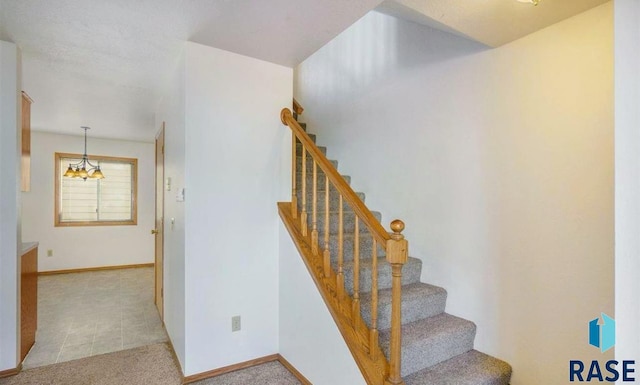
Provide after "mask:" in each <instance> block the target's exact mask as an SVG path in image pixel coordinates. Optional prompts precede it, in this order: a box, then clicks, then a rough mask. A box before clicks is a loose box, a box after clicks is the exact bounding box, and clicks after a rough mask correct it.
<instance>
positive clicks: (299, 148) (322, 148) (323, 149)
mask: <svg viewBox="0 0 640 385" xmlns="http://www.w3.org/2000/svg"><path fill="white" fill-rule="evenodd" d="M314 138H315V136H314V137H313V138H311V139H314ZM313 142H314V143H315V140H314V141H313ZM316 147H318V149H319V150H320V152H321V153H323V154H324V155H325V156H326V155H327V148H326V147H325V146H316ZM296 155H297V156H299V157H300V156H302V144H301V143H300V142H298V143H296ZM307 156H310V155H309V153H308V150H307Z"/></svg>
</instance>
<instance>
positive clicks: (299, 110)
mask: <svg viewBox="0 0 640 385" xmlns="http://www.w3.org/2000/svg"><path fill="white" fill-rule="evenodd" d="M293 112H295V113H296V114H297V115H302V113H303V112H304V108H302V106H301V105H300V103H298V101H297V100H296V98H293Z"/></svg>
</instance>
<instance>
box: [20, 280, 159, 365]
mask: <svg viewBox="0 0 640 385" xmlns="http://www.w3.org/2000/svg"><path fill="white" fill-rule="evenodd" d="M153 290H154V278H153V268H150V267H148V268H136V269H123V270H108V271H97V272H86V273H72V274H59V275H50V276H41V277H39V278H38V331H37V334H36V343H35V345H34V346H33V348H32V349H31V351H30V352H29V355H27V357H26V358H25V361H24V362H23V368H25V369H29V368H34V367H38V366H44V365H49V364H54V363H56V362H63V361H70V360H75V359H78V358H83V357H89V356H94V355H97V354H103V353H110V352H115V351H118V350H124V349H130V348H134V347H137V346H143V345H148V344H152V343H157V342H163V341H167V340H168V338H167V335H166V333H165V330H164V328H163V326H162V321H161V320H160V317H159V316H158V311H157V310H156V307H155V305H154V303H153Z"/></svg>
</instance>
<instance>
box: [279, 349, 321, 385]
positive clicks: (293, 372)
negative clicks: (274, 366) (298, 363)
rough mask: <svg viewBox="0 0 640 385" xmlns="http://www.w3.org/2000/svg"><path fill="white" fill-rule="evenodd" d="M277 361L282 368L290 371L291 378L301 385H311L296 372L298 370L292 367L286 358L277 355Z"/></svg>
mask: <svg viewBox="0 0 640 385" xmlns="http://www.w3.org/2000/svg"><path fill="white" fill-rule="evenodd" d="M278 361H279V362H280V363H281V364H282V366H284V367H285V368H287V370H288V371H290V372H291V374H293V376H294V377H295V378H297V379H298V381H300V382H301V383H302V385H313V384H312V383H311V381H309V380H307V378H306V377H305V376H303V375H302V373H300V372H299V371H298V369H296V368H295V367H294V366H293V365H291V363H290V362H289V361H287V359H286V358H284V357H282V356H281V355H280V354H278Z"/></svg>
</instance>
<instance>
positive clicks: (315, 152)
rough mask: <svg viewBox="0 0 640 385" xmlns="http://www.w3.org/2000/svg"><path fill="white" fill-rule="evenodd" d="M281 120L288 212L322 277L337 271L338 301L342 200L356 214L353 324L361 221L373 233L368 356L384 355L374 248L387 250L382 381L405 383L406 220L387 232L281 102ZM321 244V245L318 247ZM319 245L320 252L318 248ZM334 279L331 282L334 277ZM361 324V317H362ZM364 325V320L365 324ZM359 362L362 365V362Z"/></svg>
mask: <svg viewBox="0 0 640 385" xmlns="http://www.w3.org/2000/svg"><path fill="white" fill-rule="evenodd" d="M294 112H295V114H296V117H297V115H298V114H300V113H302V107H301V106H300V104H298V103H297V102H296V101H295V100H294ZM280 118H281V120H282V123H283V124H284V125H286V126H288V127H289V128H290V129H291V131H292V134H293V135H292V157H293V158H292V178H291V180H292V189H291V202H292V203H291V217H292V218H294V219H297V220H299V221H300V222H299V224H300V230H301V233H302V235H303V236H304V237H308V238H309V241H310V243H311V250H312V252H313V255H314V256H318V257H319V258H322V269H323V274H324V277H325V278H330V277H335V283H334V284H335V287H336V289H337V290H336V293H335V296H336V297H337V300H338V301H341V300H343V299H344V298H345V295H346V293H345V275H344V269H343V267H344V206H345V205H348V206H349V207H350V208H351V210H352V211H353V213H354V214H355V218H354V222H355V224H354V225H355V229H354V256H353V258H354V261H353V265H354V266H353V295H352V297H351V301H350V303H351V309H350V311H348V313H350V317H351V320H352V325H354V328H355V325H356V324H357V322H356V321H357V320H361V315H360V239H359V238H360V222H362V224H363V225H364V226H365V227H366V228H367V229H368V231H369V232H370V234H371V235H372V239H373V240H372V243H373V247H372V255H371V257H372V268H371V274H372V277H371V282H372V288H371V327H370V328H369V330H368V341H367V342H366V343H365V346H363V348H364V349H366V350H367V351H368V354H369V356H370V358H371V359H372V360H378V359H382V360H384V359H385V358H384V356H383V357H377V353H376V352H379V351H380V348H379V341H378V326H377V324H378V266H377V257H378V255H377V250H378V245H380V246H381V247H382V248H383V249H385V251H386V260H387V261H388V262H389V264H390V265H391V269H392V288H391V292H392V297H391V333H390V352H389V363H388V371H387V373H385V377H384V383H385V384H393V385H400V384H404V381H403V380H402V377H401V376H400V373H401V364H400V362H401V342H402V336H401V324H402V322H401V297H402V266H403V265H404V264H405V263H406V262H407V258H408V242H407V240H406V239H404V236H403V235H402V231H403V230H404V223H403V222H402V221H401V220H399V219H396V220H394V221H393V222H391V226H390V227H391V230H392V231H393V233H392V234H389V233H388V232H387V231H386V230H385V229H384V227H383V226H382V225H381V224H380V222H379V221H378V220H377V219H376V218H375V216H374V215H373V214H372V213H371V211H370V210H369V209H368V208H367V206H365V204H364V202H362V200H361V199H360V198H359V197H358V196H357V195H356V193H355V192H354V191H353V189H352V188H351V186H349V184H348V183H347V182H346V181H345V180H344V178H343V177H342V176H341V175H340V174H339V173H338V171H337V170H336V168H335V167H334V166H333V165H332V164H331V162H330V161H329V160H328V159H327V157H326V156H325V155H324V154H323V153H322V152H321V151H320V149H319V148H318V147H317V146H316V144H315V143H314V142H313V141H312V140H311V138H310V137H309V135H308V134H307V133H306V132H305V131H304V130H303V129H302V127H301V126H300V124H299V123H298V122H297V121H296V119H295V118H294V116H293V114H292V113H291V111H290V110H289V109H288V108H284V109H283V110H282V112H281V113H280ZM297 143H300V144H301V147H302V154H301V155H302V163H301V168H302V170H301V174H302V178H301V180H300V181H301V186H298V185H297V181H296V179H297V178H296V175H297V170H296V163H297ZM307 156H310V157H311V159H312V161H313V163H312V183H311V189H312V194H311V199H312V202H311V232H310V234H309V229H308V223H307V221H308V216H309V213H308V212H307ZM318 168H319V169H320V170H321V171H322V172H324V175H325V176H324V186H325V199H324V202H323V204H324V215H325V218H324V220H325V226H324V234H323V239H322V244H320V239H319V236H320V234H319V232H318V226H317V216H318V211H319V210H318V203H319V202H318ZM330 187H333V188H334V189H335V190H336V191H337V193H338V194H339V196H338V247H337V248H338V250H337V254H338V255H337V271H333V269H332V267H331V252H330V250H329V249H330V248H329V244H330V242H329V234H330V231H331V230H330V216H329V213H330V199H329V191H330ZM298 192H301V199H302V202H300V203H301V205H300V207H301V210H300V212H298ZM320 248H322V250H320ZM321 251H322V252H321ZM332 283H333V282H332ZM360 324H363V322H360ZM365 327H366V326H365ZM361 368H362V367H361Z"/></svg>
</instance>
